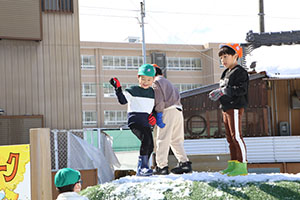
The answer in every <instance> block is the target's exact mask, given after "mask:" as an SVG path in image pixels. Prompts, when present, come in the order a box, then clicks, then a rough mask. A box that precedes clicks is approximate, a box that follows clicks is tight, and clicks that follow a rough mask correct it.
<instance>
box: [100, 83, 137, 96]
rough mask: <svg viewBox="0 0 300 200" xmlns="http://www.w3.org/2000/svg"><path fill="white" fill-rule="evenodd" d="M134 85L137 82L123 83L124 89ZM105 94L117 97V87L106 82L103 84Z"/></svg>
mask: <svg viewBox="0 0 300 200" xmlns="http://www.w3.org/2000/svg"><path fill="white" fill-rule="evenodd" d="M133 85H136V84H135V83H121V86H122V89H123V90H124V89H126V88H129V87H131V86H133ZM103 95H104V97H116V94H115V88H114V87H113V86H112V85H111V84H109V83H104V84H103Z"/></svg>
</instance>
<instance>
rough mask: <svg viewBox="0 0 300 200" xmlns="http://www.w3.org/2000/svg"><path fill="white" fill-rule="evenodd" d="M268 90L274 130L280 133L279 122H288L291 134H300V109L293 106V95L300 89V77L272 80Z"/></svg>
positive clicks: (277, 133)
mask: <svg viewBox="0 0 300 200" xmlns="http://www.w3.org/2000/svg"><path fill="white" fill-rule="evenodd" d="M269 85H270V88H271V90H269V92H268V97H269V102H268V104H269V105H270V106H271V107H272V118H273V119H272V122H273V127H272V128H273V132H274V133H276V135H279V123H280V122H288V123H289V125H290V133H291V135H293V136H294V135H300V123H299V119H300V109H292V108H291V99H290V98H291V96H292V95H295V91H296V90H300V79H283V80H270V81H269Z"/></svg>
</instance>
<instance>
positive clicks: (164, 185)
mask: <svg viewBox="0 0 300 200" xmlns="http://www.w3.org/2000/svg"><path fill="white" fill-rule="evenodd" d="M193 181H201V182H204V183H205V184H209V183H210V182H215V181H216V182H224V183H229V184H231V185H234V184H239V185H241V184H242V185H244V184H247V183H250V182H271V183H272V182H273V183H274V182H277V181H300V173H299V174H285V173H270V174H256V173H250V174H248V175H246V176H235V177H228V176H227V175H222V174H220V173H218V172H193V173H191V174H183V175H175V174H170V175H153V176H149V177H140V176H126V177H123V178H120V179H118V180H115V181H112V182H110V183H105V184H103V185H102V188H104V190H106V189H109V188H110V187H112V185H114V186H115V189H114V190H113V192H112V195H116V196H118V195H121V194H126V197H124V196H123V197H124V199H125V200H134V199H150V200H160V199H165V196H164V192H166V191H172V193H173V194H174V195H176V197H188V196H189V195H190V192H191V191H190V188H191V187H190V186H192V185H193ZM237 190H238V188H237ZM136 191H138V192H136ZM213 195H214V197H216V196H220V197H221V196H223V195H225V194H224V191H222V190H218V189H217V192H216V193H214V194H213ZM123 197H122V198H123Z"/></svg>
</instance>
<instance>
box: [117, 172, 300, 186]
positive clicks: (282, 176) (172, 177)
mask: <svg viewBox="0 0 300 200" xmlns="http://www.w3.org/2000/svg"><path fill="white" fill-rule="evenodd" d="M188 180H189V181H204V182H213V181H221V182H236V183H248V182H275V181H300V173H298V174H287V173H270V174H256V173H250V174H248V175H246V176H232V177H229V176H227V175H223V174H221V173H219V172H193V173H190V174H183V175H176V174H169V175H153V176H149V177H140V176H126V177H123V178H120V179H118V180H115V181H114V182H115V183H118V184H123V183H136V182H157V181H158V182H169V181H188ZM127 185H128V184H127Z"/></svg>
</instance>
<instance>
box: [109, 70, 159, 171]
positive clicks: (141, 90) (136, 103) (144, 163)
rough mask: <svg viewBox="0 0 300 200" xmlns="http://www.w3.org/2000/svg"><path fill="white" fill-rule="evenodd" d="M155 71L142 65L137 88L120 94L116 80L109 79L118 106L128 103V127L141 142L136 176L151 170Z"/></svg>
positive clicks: (154, 122) (154, 121) (118, 83)
mask: <svg viewBox="0 0 300 200" xmlns="http://www.w3.org/2000/svg"><path fill="white" fill-rule="evenodd" d="M154 76H155V69H154V67H153V66H152V65H151V64H144V65H142V66H141V67H139V70H138V82H139V85H138V86H132V87H130V88H127V89H125V91H124V93H123V92H122V88H121V84H120V82H119V80H118V79H117V78H111V79H110V84H111V85H112V86H113V87H114V88H115V91H116V95H117V97H118V101H119V103H120V104H122V105H124V104H127V103H128V108H127V113H128V126H129V128H130V129H131V131H132V132H133V133H134V134H135V136H136V137H137V138H138V139H139V140H140V141H141V147H140V156H139V160H138V168H137V175H138V176H150V175H152V173H153V170H152V169H150V168H149V164H148V162H149V157H150V156H151V154H152V152H153V136H152V130H151V126H154V125H155V124H156V119H155V117H154V116H153V115H152V111H153V108H154V91H153V89H152V87H151V86H152V83H153V81H154Z"/></svg>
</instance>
